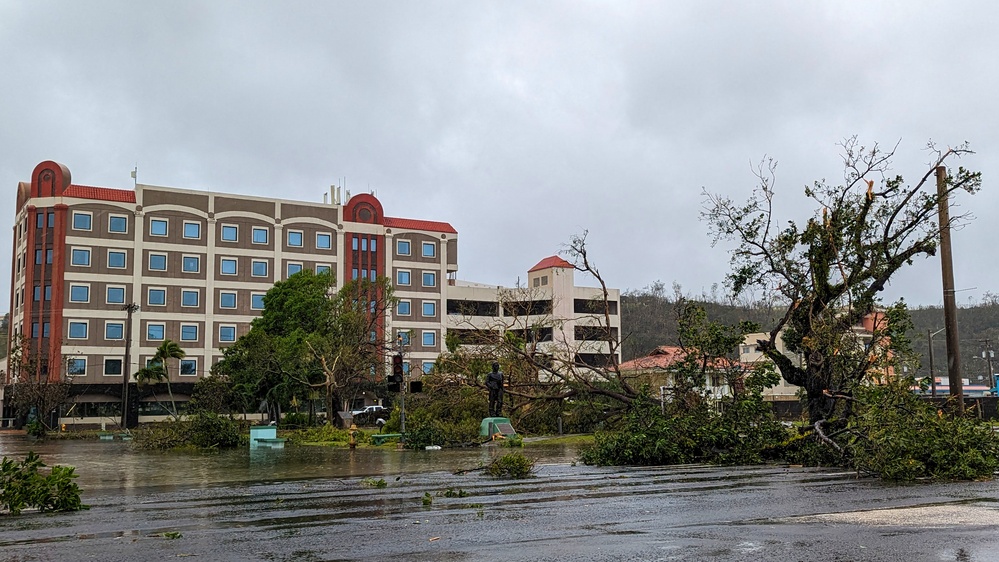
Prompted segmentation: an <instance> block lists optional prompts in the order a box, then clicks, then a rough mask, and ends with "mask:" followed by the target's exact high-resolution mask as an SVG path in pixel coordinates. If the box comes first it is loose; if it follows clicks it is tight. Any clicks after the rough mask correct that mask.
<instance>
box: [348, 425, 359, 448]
mask: <svg viewBox="0 0 999 562" xmlns="http://www.w3.org/2000/svg"><path fill="white" fill-rule="evenodd" d="M349 443H350V448H351V449H354V448H356V447H357V426H356V425H354V424H350V442H349Z"/></svg>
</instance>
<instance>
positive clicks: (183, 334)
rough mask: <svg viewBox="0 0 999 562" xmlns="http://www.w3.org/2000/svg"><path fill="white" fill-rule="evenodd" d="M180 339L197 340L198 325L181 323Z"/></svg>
mask: <svg viewBox="0 0 999 562" xmlns="http://www.w3.org/2000/svg"><path fill="white" fill-rule="evenodd" d="M180 341H198V325H197V324H181V325H180Z"/></svg>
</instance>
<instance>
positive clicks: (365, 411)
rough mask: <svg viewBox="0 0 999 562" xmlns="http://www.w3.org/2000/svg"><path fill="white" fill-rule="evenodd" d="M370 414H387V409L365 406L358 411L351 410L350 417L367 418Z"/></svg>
mask: <svg viewBox="0 0 999 562" xmlns="http://www.w3.org/2000/svg"><path fill="white" fill-rule="evenodd" d="M372 414H385V415H387V414H388V408H386V407H385V406H377V405H375V406H365V407H364V408H361V409H360V410H351V411H350V415H352V416H367V415H372Z"/></svg>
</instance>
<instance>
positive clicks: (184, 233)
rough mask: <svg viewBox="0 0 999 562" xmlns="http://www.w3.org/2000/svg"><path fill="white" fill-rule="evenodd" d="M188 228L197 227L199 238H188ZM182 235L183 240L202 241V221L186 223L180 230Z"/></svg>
mask: <svg viewBox="0 0 999 562" xmlns="http://www.w3.org/2000/svg"><path fill="white" fill-rule="evenodd" d="M188 226H196V227H198V235H197V236H188V235H187V227H188ZM180 235H181V238H183V239H185V240H201V221H184V227H183V228H182V229H181V230H180Z"/></svg>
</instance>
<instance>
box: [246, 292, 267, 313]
mask: <svg viewBox="0 0 999 562" xmlns="http://www.w3.org/2000/svg"><path fill="white" fill-rule="evenodd" d="M266 294H267V293H250V310H263V309H264V307H263V304H264V300H263V299H264V295H266ZM254 297H260V305H261V306H260V308H255V307H254V306H253V299H254Z"/></svg>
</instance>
